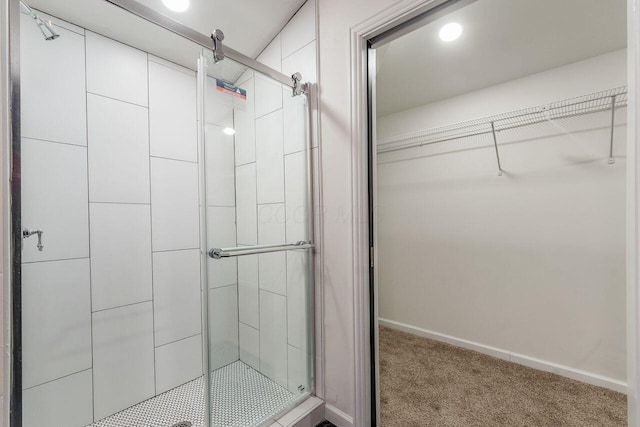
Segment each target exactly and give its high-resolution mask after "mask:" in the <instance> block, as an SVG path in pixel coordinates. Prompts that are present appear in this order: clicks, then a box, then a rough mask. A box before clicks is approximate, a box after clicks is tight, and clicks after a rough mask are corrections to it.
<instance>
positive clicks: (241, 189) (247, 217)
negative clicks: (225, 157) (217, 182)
mask: <svg viewBox="0 0 640 427" xmlns="http://www.w3.org/2000/svg"><path fill="white" fill-rule="evenodd" d="M236 213H237V227H238V232H237V236H238V244H239V245H257V244H258V211H257V199H256V164H255V163H249V164H248V165H243V166H238V167H237V168H236Z"/></svg>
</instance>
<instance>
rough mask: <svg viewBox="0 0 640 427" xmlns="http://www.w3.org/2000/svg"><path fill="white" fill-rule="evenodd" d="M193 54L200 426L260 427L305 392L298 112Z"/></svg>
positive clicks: (301, 100)
mask: <svg viewBox="0 0 640 427" xmlns="http://www.w3.org/2000/svg"><path fill="white" fill-rule="evenodd" d="M203 55H204V58H203V60H202V61H203V64H202V66H201V70H200V73H201V76H200V85H201V86H200V87H201V89H204V92H205V93H204V98H205V99H204V111H203V112H202V113H201V115H200V119H201V120H203V121H204V122H205V126H204V127H203V128H204V129H203V130H204V135H203V140H204V147H203V156H204V159H205V162H203V163H204V170H203V171H202V174H203V179H204V181H205V185H204V186H203V187H204V188H205V190H204V192H205V193H206V194H205V197H204V199H205V200H206V203H205V205H206V219H207V220H206V229H207V231H206V245H205V246H206V248H207V252H208V253H207V263H206V269H207V270H208V271H207V278H208V280H207V283H208V289H206V293H207V294H208V298H207V303H208V310H207V314H208V339H209V357H208V359H209V360H208V365H209V366H208V373H209V377H210V387H211V389H210V409H211V412H210V413H211V423H210V425H212V426H253V425H262V424H264V423H269V424H270V420H273V419H275V418H276V417H277V416H278V415H279V414H281V413H283V412H284V411H285V410H287V409H288V408H290V407H291V406H292V405H294V404H295V403H296V402H298V401H300V400H301V399H303V398H304V397H306V396H308V394H309V393H310V392H311V391H312V389H313V380H312V372H313V357H312V355H313V348H312V342H313V339H312V338H313V337H312V313H313V310H312V296H313V293H312V289H313V280H312V273H311V272H312V244H311V240H312V238H311V232H310V230H311V215H310V211H311V202H310V199H311V198H310V188H311V187H310V179H309V176H310V174H309V171H310V161H309V157H310V151H309V139H308V102H307V97H306V95H299V96H293V91H292V89H291V88H290V87H288V86H285V85H282V84H280V83H278V82H276V81H273V80H271V79H269V78H268V77H266V76H264V75H262V74H260V73H258V72H255V71H253V70H251V69H247V68H246V67H244V66H241V65H240V64H238V63H235V62H234V61H232V60H230V59H225V60H223V61H221V62H218V63H215V62H214V61H213V55H212V53H211V52H209V51H207V52H205V53H204V54H203ZM205 63H206V64H205ZM201 129H202V128H201Z"/></svg>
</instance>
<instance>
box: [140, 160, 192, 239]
mask: <svg viewBox="0 0 640 427" xmlns="http://www.w3.org/2000/svg"><path fill="white" fill-rule="evenodd" d="M151 205H152V206H153V209H152V216H151V219H152V226H153V250H154V251H166V250H175V249H195V248H198V247H199V246H200V222H199V221H200V220H199V208H198V165H197V164H196V163H190V162H183V161H178V160H166V159H157V158H152V159H151Z"/></svg>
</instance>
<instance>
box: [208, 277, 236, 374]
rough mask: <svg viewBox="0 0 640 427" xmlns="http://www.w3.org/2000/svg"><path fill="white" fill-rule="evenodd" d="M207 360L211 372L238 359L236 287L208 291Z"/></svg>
mask: <svg viewBox="0 0 640 427" xmlns="http://www.w3.org/2000/svg"><path fill="white" fill-rule="evenodd" d="M209 346H210V347H209V348H210V350H209V360H210V366H209V367H210V368H211V370H215V369H218V368H221V367H223V366H225V365H228V364H229V363H233V362H235V361H236V360H238V359H239V358H240V353H239V349H238V287H237V286H235V285H234V286H225V287H222V288H216V289H211V290H209Z"/></svg>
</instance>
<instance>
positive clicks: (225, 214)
mask: <svg viewBox="0 0 640 427" xmlns="http://www.w3.org/2000/svg"><path fill="white" fill-rule="evenodd" d="M207 233H208V234H209V236H208V238H207V242H208V243H209V246H211V247H216V248H232V247H235V246H236V210H235V208H225V207H222V208H212V207H210V208H207ZM236 283H238V264H237V258H233V257H232V258H226V259H211V258H209V288H217V287H220V286H227V285H233V284H236Z"/></svg>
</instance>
